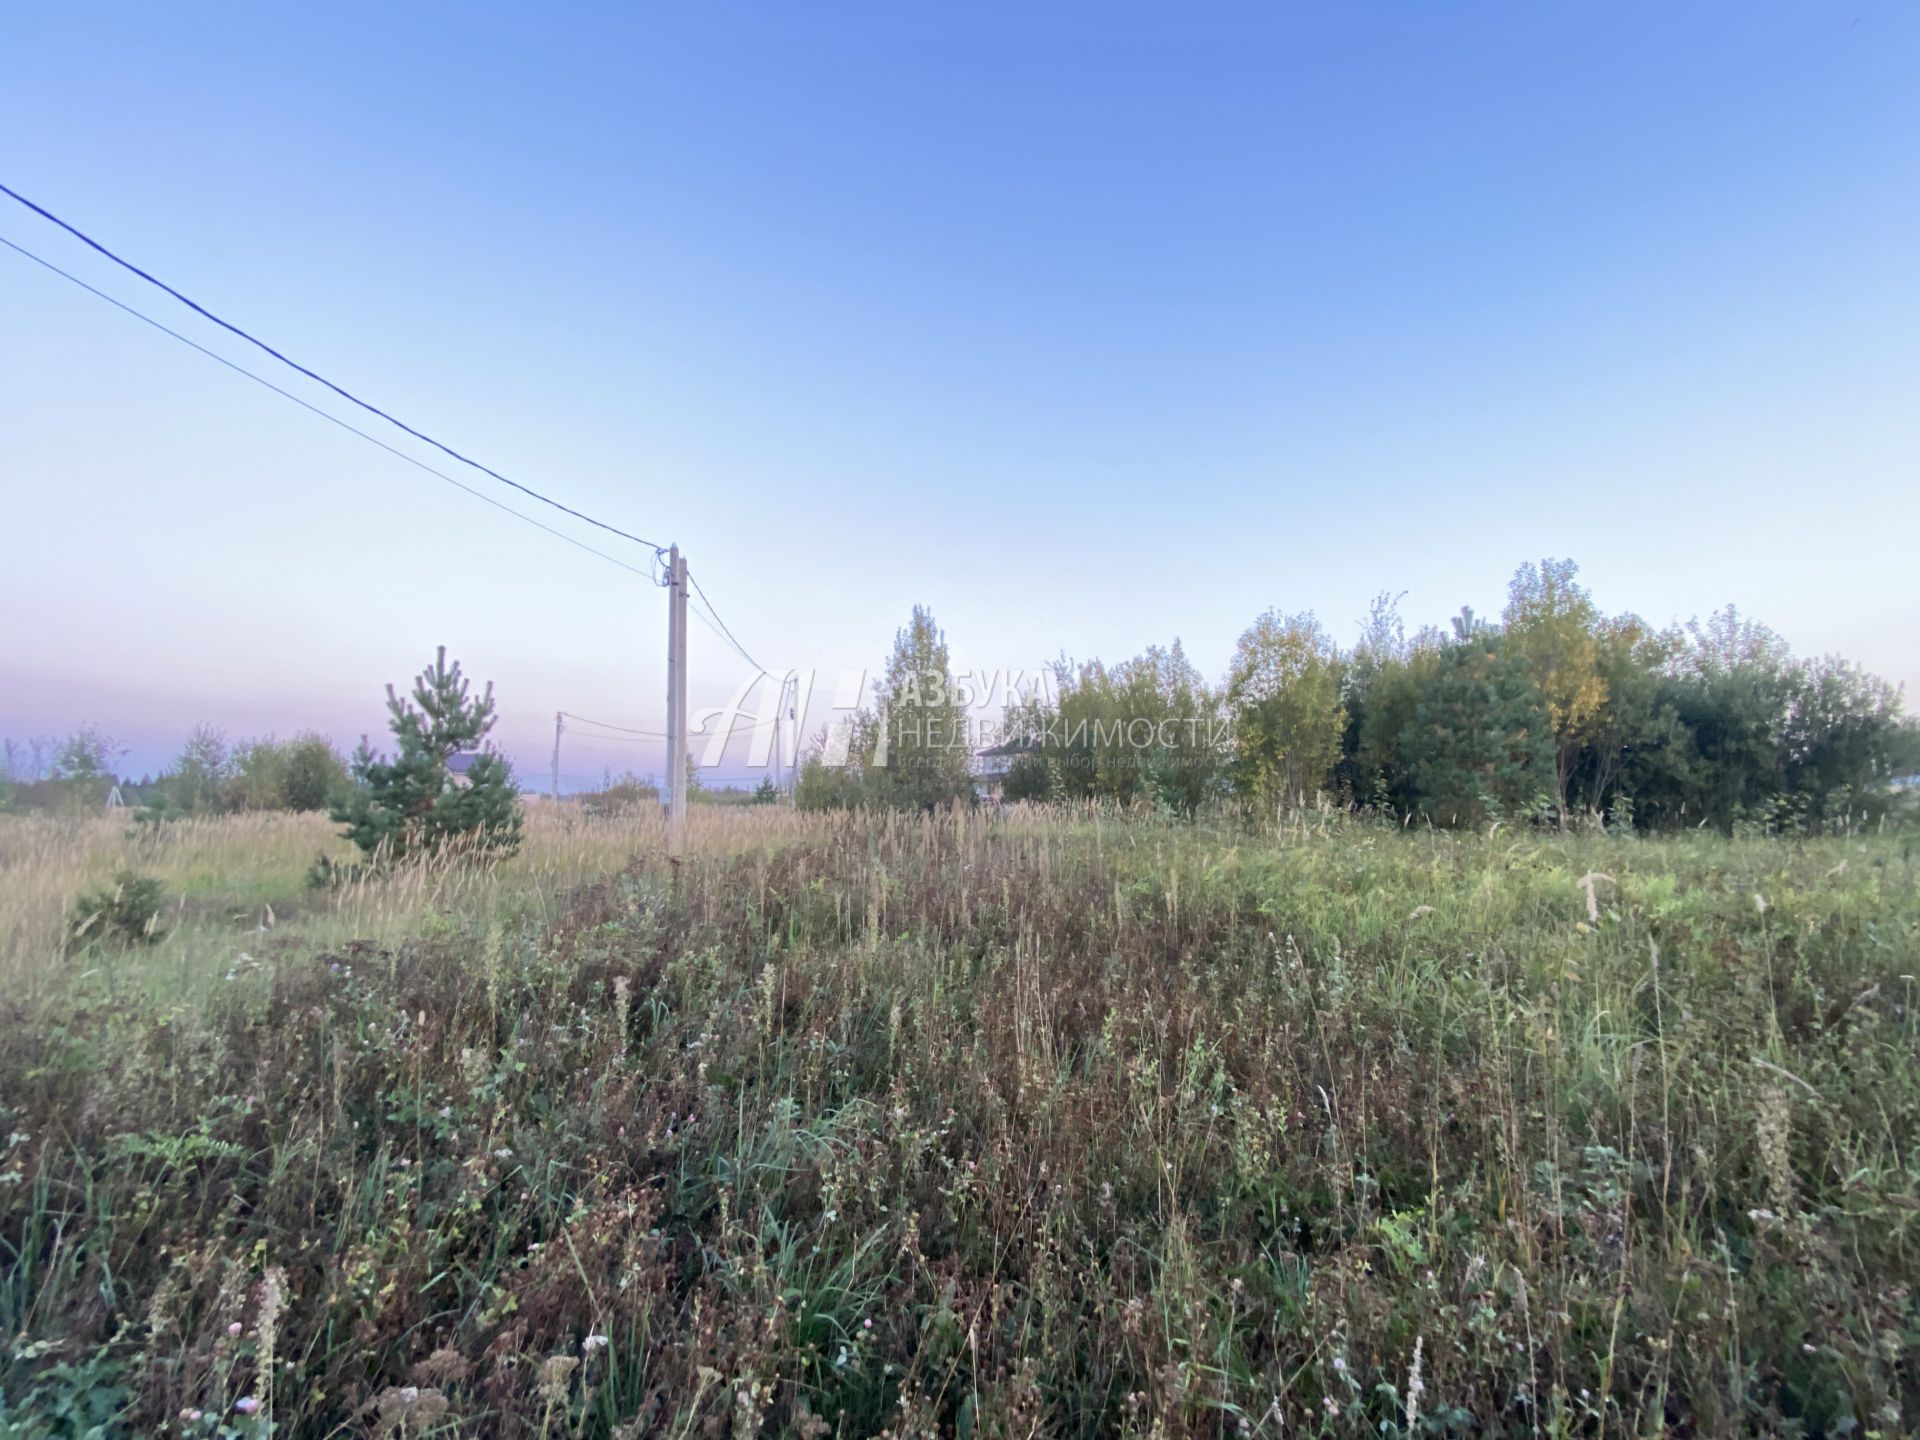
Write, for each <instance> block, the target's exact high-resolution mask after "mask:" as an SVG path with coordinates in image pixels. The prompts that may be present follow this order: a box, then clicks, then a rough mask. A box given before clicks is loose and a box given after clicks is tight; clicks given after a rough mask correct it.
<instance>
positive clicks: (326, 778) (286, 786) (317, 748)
mask: <svg viewBox="0 0 1920 1440" xmlns="http://www.w3.org/2000/svg"><path fill="white" fill-rule="evenodd" d="M280 758H281V766H282V768H281V774H280V783H281V803H282V804H283V805H285V806H286V808H287V809H289V810H324V809H326V808H327V806H328V805H330V804H332V803H333V801H334V800H336V799H337V798H339V796H340V795H341V794H342V793H343V792H344V791H345V790H346V788H347V783H348V776H347V762H346V761H345V760H344V759H343V758H341V755H340V752H339V751H338V750H336V749H334V748H333V742H332V741H331V740H329V739H328V738H327V737H326V736H324V735H321V734H319V733H318V732H316V731H313V730H306V731H302V732H301V733H300V734H298V735H296V736H294V737H293V739H291V740H289V741H287V743H286V744H285V745H282V746H281V747H280Z"/></svg>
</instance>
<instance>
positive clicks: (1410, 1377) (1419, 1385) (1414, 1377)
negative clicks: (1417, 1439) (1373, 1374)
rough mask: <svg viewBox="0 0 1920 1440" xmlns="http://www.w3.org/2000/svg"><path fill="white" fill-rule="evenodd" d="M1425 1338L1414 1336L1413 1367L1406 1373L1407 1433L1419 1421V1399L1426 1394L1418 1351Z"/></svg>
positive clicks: (1410, 1432) (1412, 1430) (1425, 1383)
mask: <svg viewBox="0 0 1920 1440" xmlns="http://www.w3.org/2000/svg"><path fill="white" fill-rule="evenodd" d="M1426 1343H1427V1337H1426V1336H1424V1335H1416V1336H1415V1337H1414V1341H1413V1366H1412V1368H1411V1369H1409V1370H1408V1371H1407V1433H1408V1434H1409V1435H1411V1434H1413V1433H1414V1425H1415V1424H1416V1423H1417V1422H1418V1421H1419V1419H1420V1397H1421V1396H1422V1395H1424V1394H1426V1393H1427V1382H1426V1381H1425V1380H1424V1379H1422V1378H1421V1375H1420V1351H1421V1348H1422V1347H1423V1346H1424V1345H1425V1344H1426Z"/></svg>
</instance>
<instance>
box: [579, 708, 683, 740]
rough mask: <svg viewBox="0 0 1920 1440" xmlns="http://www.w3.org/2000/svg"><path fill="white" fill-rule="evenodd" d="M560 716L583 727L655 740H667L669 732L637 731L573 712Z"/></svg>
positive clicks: (626, 726)
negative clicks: (592, 726) (597, 727)
mask: <svg viewBox="0 0 1920 1440" xmlns="http://www.w3.org/2000/svg"><path fill="white" fill-rule="evenodd" d="M560 714H561V715H562V716H563V717H564V718H566V719H568V720H577V721H579V722H580V723H581V724H582V725H598V726H600V727H601V728H602V729H603V730H618V731H619V732H620V733H621V734H623V735H645V736H647V737H649V738H651V739H655V740H664V739H666V738H667V732H666V731H664V730H635V729H634V728H632V727H631V726H628V725H615V724H613V723H612V722H611V721H608V720H594V719H591V718H589V717H588V716H585V715H576V714H574V713H573V712H572V711H571V710H562V711H561V712H560Z"/></svg>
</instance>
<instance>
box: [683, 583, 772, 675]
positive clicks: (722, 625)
mask: <svg viewBox="0 0 1920 1440" xmlns="http://www.w3.org/2000/svg"><path fill="white" fill-rule="evenodd" d="M687 580H688V581H689V582H690V583H691V584H692V586H693V589H694V593H695V594H696V595H698V596H699V597H700V599H701V601H702V602H703V603H705V605H706V607H707V609H708V610H709V611H711V612H712V614H713V623H714V624H715V625H717V626H718V627H719V630H720V634H721V635H722V636H723V637H724V638H725V640H726V642H727V643H728V644H729V645H731V646H733V648H734V649H735V650H736V651H738V652H739V655H740V658H741V659H742V660H744V661H746V662H747V663H748V664H749V665H751V666H753V668H754V669H756V670H759V671H761V672H763V673H764V672H765V671H766V668H767V667H766V666H764V665H762V664H761V663H760V662H759V661H758V660H756V659H754V658H753V656H751V655H749V654H748V653H747V647H746V646H744V645H742V644H741V643H740V641H739V639H738V638H737V637H736V636H735V635H734V633H733V631H732V630H731V629H729V628H728V626H727V622H726V621H724V620H722V619H721V618H720V611H719V608H718V607H717V606H715V605H714V603H713V600H712V599H711V597H709V596H708V594H707V592H706V591H705V590H703V589H701V587H700V581H699V578H698V577H697V576H696V575H695V574H694V573H693V571H691V570H689V571H687Z"/></svg>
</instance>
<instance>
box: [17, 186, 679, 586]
mask: <svg viewBox="0 0 1920 1440" xmlns="http://www.w3.org/2000/svg"><path fill="white" fill-rule="evenodd" d="M0 188H4V187H0ZM9 193H11V192H9ZM0 245H4V246H6V247H7V248H8V249H9V250H12V251H14V252H15V253H16V254H19V255H23V256H25V257H26V258H27V259H29V260H31V261H33V263H34V264H36V265H39V266H41V267H43V268H44V269H47V270H51V271H52V272H53V273H54V274H55V275H58V276H59V277H60V278H61V279H63V280H70V281H72V282H73V283H74V284H75V285H78V286H79V287H80V288H81V289H82V290H85V291H86V292H87V293H88V294H89V295H94V296H97V297H98V298H100V299H102V300H104V301H106V302H107V303H108V304H109V305H111V306H113V307H114V308H115V309H116V310H124V311H125V312H126V313H127V314H129V315H131V316H132V317H133V318H134V319H136V320H139V321H141V322H142V323H144V324H147V325H151V326H152V327H153V328H154V329H156V330H158V331H159V332H160V333H161V334H162V335H166V336H169V337H171V338H172V339H175V340H178V341H179V342H180V343H181V344H182V345H185V346H187V347H188V348H189V349H192V350H198V351H199V352H200V353H201V354H202V355H204V356H206V357H207V358H208V359H209V360H217V361H219V363H220V364H222V365H224V366H226V367H227V368H228V369H229V370H231V371H233V372H234V373H235V374H236V375H244V376H245V377H246V378H247V379H249V380H251V381H253V383H254V384H256V385H262V386H265V387H266V388H267V389H269V390H271V391H272V392H273V393H274V394H276V395H278V396H280V397H281V398H282V399H285V400H291V401H292V402H293V403H294V404H296V405H298V406H299V407H300V408H301V409H303V410H309V411H311V412H312V413H314V414H315V415H318V416H319V417H320V418H321V419H322V420H326V421H330V422H331V423H333V424H335V425H338V426H339V427H340V428H341V429H342V430H345V431H346V432H347V433H348V434H350V435H358V436H359V437H360V438H361V439H362V440H364V441H366V442H367V443H368V444H369V445H377V446H379V447H380V448H381V449H382V450H384V451H386V452H387V453H388V454H389V455H393V456H396V457H398V458H399V459H401V460H404V461H406V462H407V464H409V465H412V466H413V467H415V468H416V469H419V470H424V471H426V472H427V474H429V475H432V476H434V477H435V478H436V479H440V480H444V481H446V482H447V484H449V485H451V486H453V487H454V488H455V489H456V490H464V491H466V493H467V494H469V495H471V496H473V498H474V499H476V500H483V501H485V502H486V503H487V504H489V505H491V506H493V508H494V509H496V510H503V511H505V512H506V513H507V514H509V515H511V516H513V518H514V519H516V520H524V521H526V522H527V524H529V525H531V526H533V527H534V528H536V529H539V530H544V531H546V532H547V534H549V535H551V536H553V537H554V538H555V539H557V540H564V541H566V542H567V544H569V545H572V546H574V547H575V548H577V549H580V550H584V551H586V552H587V553H588V554H589V555H594V556H598V557H599V558H600V559H602V560H604V561H606V562H607V563H608V564H609V565H618V566H619V567H620V568H621V569H622V570H628V571H631V572H632V573H633V574H635V575H645V576H647V577H648V578H649V579H651V578H653V576H652V572H651V571H650V570H642V569H641V568H640V567H639V566H638V565H629V564H628V563H627V562H626V561H624V560H621V559H619V558H617V557H616V556H613V555H609V554H607V552H606V551H604V550H600V549H596V548H595V547H594V546H592V545H589V544H587V543H586V542H585V541H584V540H577V539H575V538H574V537H573V536H571V535H569V534H567V533H566V531H564V530H556V529H554V528H553V526H551V525H548V524H546V523H545V522H543V521H540V520H536V519H534V518H533V517H532V516H531V515H527V514H523V513H522V512H521V511H518V510H516V509H514V508H513V507H512V506H511V505H507V504H503V503H502V502H501V501H499V500H496V499H495V498H494V497H493V496H491V495H489V494H487V493H486V491H484V490H476V489H475V488H474V487H473V486H471V485H468V484H467V483H465V482H464V481H461V480H456V479H454V477H453V476H451V475H449V474H447V473H446V471H444V470H436V469H435V468H434V467H433V466H431V465H429V464H427V463H426V461H424V460H420V459H416V458H415V457H414V456H412V455H409V454H407V452H406V451H404V450H401V449H398V448H397V447H395V446H392V445H389V444H388V443H387V442H386V441H384V440H382V439H381V438H380V437H379V436H377V435H370V434H368V433H367V432H366V431H365V430H362V429H360V428H359V427H358V426H357V425H353V424H350V423H349V422H347V421H345V420H342V419H341V418H340V417H339V416H338V415H334V414H332V413H330V412H328V411H326V410H322V409H321V408H320V407H319V406H318V405H315V404H314V403H313V402H311V401H309V400H303V399H302V398H301V397H300V396H298V395H295V394H294V393H293V392H292V391H291V390H283V389H281V388H280V386H278V385H276V384H274V383H273V382H272V381H271V380H268V379H266V378H265V377H264V376H261V375H258V374H255V373H254V372H253V371H251V370H249V369H247V367H246V366H244V365H241V364H238V363H237V362H235V361H232V360H229V359H228V358H227V357H226V356H224V355H222V354H220V353H219V352H218V351H216V350H209V349H208V348H207V347H206V346H204V345H202V344H200V343H199V342H198V341H197V340H190V339H188V338H187V337H186V336H185V335H182V334H181V333H180V332H179V331H178V330H173V329H169V328H168V327H167V326H165V325H163V324H161V323H160V322H159V321H158V320H156V319H154V318H153V317H152V316H151V315H148V314H145V313H144V312H142V311H139V310H136V309H134V308H133V306H131V305H129V304H127V303H126V302H125V301H124V300H117V299H115V298H114V297H113V296H111V295H109V294H107V292H106V291H104V290H99V289H96V288H95V287H93V286H92V285H89V284H88V283H87V282H86V281H84V280H82V279H81V278H80V277H79V276H77V275H73V274H69V273H68V272H67V271H65V270H62V269H61V268H60V267H59V266H58V265H56V264H54V263H53V262H52V261H51V260H47V259H43V258H42V257H41V256H39V255H36V254H34V253H33V251H31V250H29V249H27V248H26V246H24V245H17V244H15V243H14V242H13V241H11V240H9V239H7V237H6V236H4V235H0ZM563 508H564V507H563Z"/></svg>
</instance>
